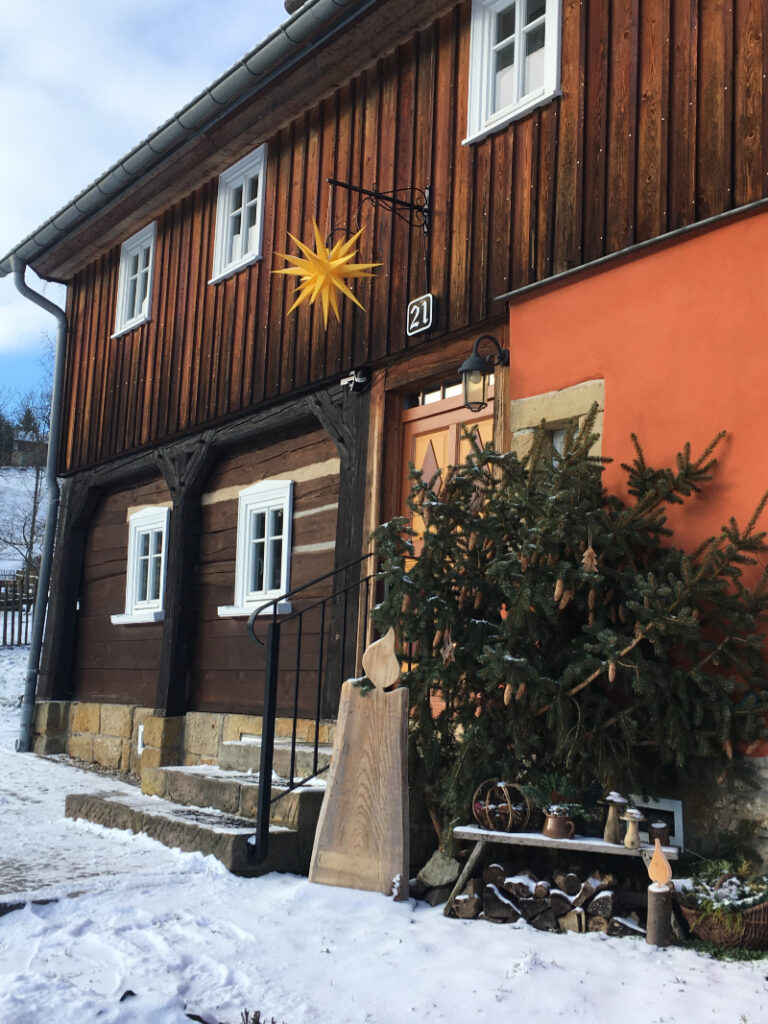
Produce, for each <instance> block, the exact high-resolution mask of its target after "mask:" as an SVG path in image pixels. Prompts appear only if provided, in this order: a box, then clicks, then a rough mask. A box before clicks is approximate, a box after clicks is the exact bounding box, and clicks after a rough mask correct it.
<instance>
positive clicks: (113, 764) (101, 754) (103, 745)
mask: <svg viewBox="0 0 768 1024" xmlns="http://www.w3.org/2000/svg"><path fill="white" fill-rule="evenodd" d="M121 755H122V743H121V741H120V740H119V739H118V738H117V737H116V736H94V737H93V760H94V761H95V762H96V764H100V765H101V766H102V768H119V767H120V760H121Z"/></svg>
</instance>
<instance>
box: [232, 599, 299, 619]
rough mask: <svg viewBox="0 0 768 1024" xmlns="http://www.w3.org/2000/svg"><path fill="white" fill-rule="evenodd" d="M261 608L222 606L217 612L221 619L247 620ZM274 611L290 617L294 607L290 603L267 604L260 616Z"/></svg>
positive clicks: (252, 606)
mask: <svg viewBox="0 0 768 1024" xmlns="http://www.w3.org/2000/svg"><path fill="white" fill-rule="evenodd" d="M267 600H268V599H267ZM259 607H260V606H259V605H258V604H251V605H238V604H220V605H219V606H218V608H217V609H216V611H217V612H218V615H219V618H220V619H247V618H249V617H250V616H251V615H252V614H253V612H254V611H255V609H257V608H259ZM273 611H276V612H277V614H278V615H290V614H291V612H292V611H293V605H292V604H291V602H290V601H278V602H277V604H276V605H274V604H267V605H266V607H262V608H261V611H260V612H259V615H271V614H272V613H273Z"/></svg>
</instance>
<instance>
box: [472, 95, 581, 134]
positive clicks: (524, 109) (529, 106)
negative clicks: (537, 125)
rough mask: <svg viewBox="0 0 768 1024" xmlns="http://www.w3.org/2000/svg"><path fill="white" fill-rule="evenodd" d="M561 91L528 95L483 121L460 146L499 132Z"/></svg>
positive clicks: (554, 97) (555, 96)
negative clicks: (521, 101)
mask: <svg viewBox="0 0 768 1024" xmlns="http://www.w3.org/2000/svg"><path fill="white" fill-rule="evenodd" d="M561 95H562V93H561V92H560V90H559V89H556V90H555V91H554V92H547V93H544V92H542V93H536V94H535V95H534V96H529V97H528V98H527V99H526V100H525V101H524V102H523V103H521V104H520V106H518V107H513V108H512V109H510V110H507V111H506V112H505V113H503V114H499V115H497V116H496V117H495V118H492V119H490V118H489V120H488V121H486V122H485V124H484V125H482V127H480V128H477V129H476V130H475V131H472V132H470V133H469V134H468V135H467V137H466V139H462V143H461V144H462V146H469V145H471V144H472V143H473V142H482V140H483V139H487V138H488V136H489V135H493V134H495V133H496V132H500V131H501V130H502V129H503V128H506V127H507V125H509V124H511V123H512V122H513V121H519V120H520V119H521V118H523V117H525V116H526V115H527V114H530V113H531V111H532V110H536V108H537V107H543V106H545V105H546V104H547V103H550V102H551V101H552V100H554V99H557V98H558V96H561Z"/></svg>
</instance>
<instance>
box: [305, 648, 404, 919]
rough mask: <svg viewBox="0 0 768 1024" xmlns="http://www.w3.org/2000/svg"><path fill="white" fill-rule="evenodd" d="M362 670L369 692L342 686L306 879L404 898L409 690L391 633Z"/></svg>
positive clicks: (370, 650) (366, 658) (349, 684)
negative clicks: (401, 685)
mask: <svg viewBox="0 0 768 1024" xmlns="http://www.w3.org/2000/svg"><path fill="white" fill-rule="evenodd" d="M363 668H364V669H365V673H366V675H367V676H368V678H369V679H370V680H371V682H372V683H373V684H374V686H375V689H373V690H371V691H369V692H368V693H367V694H366V695H365V696H362V695H361V693H360V690H359V689H358V688H357V687H356V686H355V685H354V684H353V683H352V682H351V681H349V680H348V681H347V682H346V683H344V685H343V686H342V688H341V701H340V703H339V717H338V722H337V725H336V732H335V738H334V744H333V758H332V761H331V768H330V773H329V779H328V785H327V788H326V791H325V797H324V799H323V806H322V809H321V811H320V818H319V820H318V823H317V831H316V833H315V844H314V848H313V850H312V860H311V863H310V868H309V880H310V882H321V883H323V884H324V885H339V886H345V887H347V888H351V889H367V890H369V891H372V892H382V893H387V894H389V893H393V894H394V895H395V896H396V898H403V899H404V898H406V897H407V895H408V757H407V755H408V690H407V689H405V688H400V689H396V690H393V691H391V692H386V691H385V689H384V687H386V686H390V685H393V684H395V683H396V682H397V681H398V680H399V678H400V663H399V661H398V658H397V656H396V654H395V636H394V632H393V631H392V630H390V631H389V633H387V635H386V636H384V637H382V639H381V640H377V641H376V643H374V644H371V646H370V647H369V648H368V650H367V651H366V652H365V654H364V655H363Z"/></svg>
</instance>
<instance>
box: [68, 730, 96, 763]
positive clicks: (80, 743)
mask: <svg viewBox="0 0 768 1024" xmlns="http://www.w3.org/2000/svg"><path fill="white" fill-rule="evenodd" d="M67 753H68V754H69V756H70V757H77V758H79V759H80V760H81V761H92V760H93V736H90V735H85V736H83V735H81V734H79V733H71V734H70V735H69V736H68V737H67Z"/></svg>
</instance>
